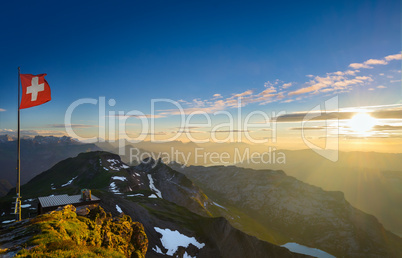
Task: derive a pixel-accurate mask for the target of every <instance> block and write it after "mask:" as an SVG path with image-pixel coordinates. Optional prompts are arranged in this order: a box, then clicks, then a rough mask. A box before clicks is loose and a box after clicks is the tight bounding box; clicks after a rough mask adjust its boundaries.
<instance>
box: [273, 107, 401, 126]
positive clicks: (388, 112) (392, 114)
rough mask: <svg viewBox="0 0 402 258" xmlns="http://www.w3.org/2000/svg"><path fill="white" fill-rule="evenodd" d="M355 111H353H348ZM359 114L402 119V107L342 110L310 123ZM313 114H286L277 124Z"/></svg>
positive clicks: (297, 120)
mask: <svg viewBox="0 0 402 258" xmlns="http://www.w3.org/2000/svg"><path fill="white" fill-rule="evenodd" d="M348 110H353V111H348ZM359 112H367V113H369V114H370V116H371V117H373V118H376V119H402V105H394V106H392V107H389V106H387V105H384V106H375V107H359V108H347V109H343V110H340V111H339V112H335V111H334V112H330V111H329V112H327V113H325V112H323V113H321V115H319V116H316V117H314V118H312V119H310V120H309V121H324V120H331V119H339V120H348V119H351V118H352V117H353V116H354V115H356V114H357V113H359ZM308 114H312V113H311V112H306V111H304V112H295V113H291V114H285V115H282V116H279V117H278V118H277V119H276V121H277V122H301V121H303V120H304V118H305V117H306V116H307V115H308Z"/></svg>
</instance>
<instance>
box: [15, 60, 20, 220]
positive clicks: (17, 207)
mask: <svg viewBox="0 0 402 258" xmlns="http://www.w3.org/2000/svg"><path fill="white" fill-rule="evenodd" d="M20 73H21V69H20V67H18V105H17V107H18V145H17V153H18V154H17V187H16V188H17V189H16V190H17V200H16V202H15V211H14V213H15V214H18V218H17V221H20V220H21V188H20V186H21V168H20V165H21V162H20Z"/></svg>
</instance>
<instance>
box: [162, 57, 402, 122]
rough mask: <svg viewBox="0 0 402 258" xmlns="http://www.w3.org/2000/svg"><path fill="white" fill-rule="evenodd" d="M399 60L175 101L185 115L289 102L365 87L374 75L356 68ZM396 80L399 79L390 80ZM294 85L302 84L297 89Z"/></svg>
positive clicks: (373, 61) (164, 112)
mask: <svg viewBox="0 0 402 258" xmlns="http://www.w3.org/2000/svg"><path fill="white" fill-rule="evenodd" d="M401 59H402V55H401V54H395V55H388V56H385V57H384V58H383V59H368V60H366V61H365V62H363V63H352V64H350V65H349V67H350V68H352V69H348V70H345V71H336V72H330V73H327V74H326V75H324V76H315V75H312V74H308V75H306V77H308V78H310V79H309V80H308V81H306V82H304V83H293V82H284V81H281V80H278V79H276V80H274V81H267V82H265V83H264V88H263V89H262V90H257V89H247V90H245V91H243V92H240V93H233V94H231V95H230V96H229V97H225V96H222V95H221V94H219V93H215V94H213V96H212V97H210V98H209V99H193V100H192V101H187V100H182V99H181V100H178V103H180V104H181V105H183V112H184V113H185V114H190V113H208V114H209V113H214V112H217V111H223V110H226V109H231V108H237V107H239V106H242V107H243V106H246V105H249V104H253V103H255V104H258V105H266V104H268V103H272V102H281V103H290V102H294V101H298V100H301V99H303V98H306V97H308V96H311V95H316V94H320V93H325V94H336V93H345V92H349V91H351V90H352V89H353V87H356V86H364V85H367V84H369V83H371V82H373V81H374V79H373V75H358V74H359V73H360V72H361V71H360V70H359V69H370V68H373V67H374V66H378V65H387V64H388V63H389V62H390V61H392V60H401ZM397 81H399V80H393V81H391V82H397ZM295 84H298V85H301V86H300V87H299V88H296V87H295ZM370 86H372V85H370ZM374 87H375V86H372V87H371V88H368V89H374ZM377 88H378V89H384V88H385V86H383V85H380V86H378V87H377ZM239 98H241V101H239ZM158 112H159V113H158V115H156V117H155V118H157V117H164V116H168V115H180V114H182V111H181V110H179V109H164V110H158Z"/></svg>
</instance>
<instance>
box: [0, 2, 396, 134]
mask: <svg viewBox="0 0 402 258" xmlns="http://www.w3.org/2000/svg"><path fill="white" fill-rule="evenodd" d="M0 26H1V29H0V33H1V39H2V40H1V42H0V46H1V48H0V109H1V110H3V111H1V112H0V123H1V125H0V130H5V129H15V128H16V98H17V96H16V94H17V89H16V84H17V82H16V79H17V67H18V66H21V69H22V73H30V74H40V73H47V74H48V75H47V77H46V78H47V80H48V82H49V84H50V87H51V89H52V101H51V102H49V103H46V104H45V105H42V106H38V107H34V108H31V109H27V110H23V111H22V112H21V113H22V121H23V124H22V127H23V128H25V129H30V130H40V129H41V130H53V129H55V130H60V128H57V126H53V128H51V127H52V126H50V125H59V124H62V123H63V121H64V114H65V111H66V109H67V108H68V106H69V105H70V104H71V103H72V102H74V101H76V100H77V99H80V98H95V99H98V98H99V96H105V97H106V99H110V98H113V99H115V100H116V106H115V107H114V109H113V110H115V111H118V110H122V111H125V112H128V111H130V110H134V109H135V110H141V111H142V112H144V113H145V114H148V113H149V112H150V101H151V99H153V98H169V99H172V100H176V101H178V100H182V102H181V103H183V105H184V106H185V107H188V108H194V109H197V108H205V110H207V109H208V108H210V106H211V105H215V103H216V99H219V96H218V95H215V94H220V96H221V99H222V100H223V102H225V103H226V102H227V100H228V99H229V98H230V97H232V96H233V95H234V94H242V93H244V94H246V96H247V93H245V92H247V91H251V92H252V93H251V94H249V96H250V95H252V96H253V98H250V103H248V104H247V106H246V107H245V108H246V109H249V110H254V109H264V110H266V111H271V110H287V111H288V112H294V111H303V110H308V109H310V108H312V107H313V106H315V105H316V104H317V103H318V104H319V103H320V101H322V100H324V99H325V98H328V97H331V96H332V95H333V94H340V95H339V96H340V105H341V106H343V107H353V106H365V105H385V104H396V103H400V100H401V87H400V81H399V82H398V80H400V77H401V76H400V70H401V62H400V59H398V58H397V57H396V58H394V59H392V58H391V57H389V58H388V59H389V60H387V59H385V58H386V57H387V56H392V55H397V54H399V53H400V51H401V2H400V1H392V0H390V1H369V0H364V1H359V0H354V1H280V2H279V1H166V0H165V1H130V2H123V1H117V2H116V3H112V2H110V1H85V2H83V1H76V2H74V1H69V2H68V3H67V2H65V3H60V2H55V1H35V3H33V2H31V1H19V2H18V4H17V3H13V2H11V1H7V2H3V3H2V4H1V8H0ZM370 59H373V60H377V61H378V60H382V61H383V62H386V64H381V63H378V62H379V61H378V62H377V63H375V61H372V62H371V63H372V65H370V62H369V63H368V64H366V67H368V68H364V64H363V63H364V62H366V61H367V60H370ZM352 63H360V64H362V65H361V66H360V68H356V69H355V68H353V67H351V66H350V65H351V64H352ZM355 67H358V66H355ZM348 70H351V71H355V70H358V71H359V72H357V73H355V74H353V75H352V74H349V75H347V76H346V75H342V76H345V77H344V78H338V79H339V80H338V81H341V82H344V81H345V80H351V79H356V76H359V78H360V79H362V78H363V79H362V80H361V81H362V82H361V83H360V82H357V83H354V84H353V83H352V84H348V85H346V86H345V87H344V88H343V89H342V90H339V89H338V90H331V91H330V90H328V91H323V92H322V91H321V90H322V89H328V87H324V88H322V89H321V88H320V89H319V90H317V91H314V92H306V93H303V94H299V93H298V92H297V90H300V91H299V92H302V91H303V90H302V89H303V88H308V87H309V86H311V85H314V84H316V83H317V82H318V81H315V82H312V81H311V80H314V79H315V78H316V76H319V77H320V78H325V77H327V76H335V75H333V74H332V75H328V74H329V73H335V72H338V71H340V72H346V71H348ZM380 74H383V75H380ZM309 75H312V76H310V77H308V76H309ZM387 76H388V77H389V78H388V77H387ZM367 77H369V78H370V79H367ZM391 77H392V78H391ZM320 78H318V80H320ZM364 78H366V79H364ZM327 79H328V78H327ZM329 80H330V83H331V86H329V88H332V87H333V84H335V83H336V82H337V80H336V78H332V79H331V78H329ZM341 82H340V83H339V84H341ZM289 83H290V86H287V87H286V86H285V89H284V87H283V85H289ZM346 84H347V83H346ZM359 85H360V86H359ZM378 86H383V88H382V87H380V88H378ZM270 87H273V88H272V89H273V90H274V91H271V93H272V94H273V95H275V96H271V97H267V99H266V101H258V100H256V99H257V97H255V96H256V95H258V94H259V93H261V92H263V91H264V90H267V89H269V88H270ZM370 89H371V90H370ZM281 92H282V96H280V98H278V94H279V93H281ZM292 92H293V93H292ZM295 93H296V94H295ZM312 93H314V94H312ZM331 94H332V95H331ZM214 95H215V97H214ZM217 96H218V97H217ZM298 97H300V98H299V99H298ZM194 100H196V101H194ZM200 101H201V102H200ZM186 103H187V104H186ZM262 104H263V105H262ZM169 108H170V107H169V106H166V107H161V109H169ZM221 109H224V110H229V111H230V110H231V107H230V106H228V105H226V104H224V107H223V108H221ZM96 116H97V113H96V108H93V107H86V108H82V109H80V112H79V113H77V114H76V116H75V117H74V119H73V120H74V121H73V122H74V123H77V124H88V125H91V124H97V117H96ZM166 116H167V117H165V118H163V119H164V122H163V123H165V124H166V127H167V126H168V124H169V121H170V120H169V119H172V120H174V119H175V118H174V117H173V116H171V115H169V114H168V115H166ZM94 117H95V118H94Z"/></svg>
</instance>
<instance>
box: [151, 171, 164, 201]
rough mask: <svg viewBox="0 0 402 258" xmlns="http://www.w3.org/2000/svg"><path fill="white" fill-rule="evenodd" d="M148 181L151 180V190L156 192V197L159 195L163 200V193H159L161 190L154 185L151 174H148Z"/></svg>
mask: <svg viewBox="0 0 402 258" xmlns="http://www.w3.org/2000/svg"><path fill="white" fill-rule="evenodd" d="M148 179H149V188H150V189H151V190H152V191H154V192H155V193H156V195H157V196H158V197H159V198H162V193H161V191H159V190H158V189H157V188H156V187H155V185H154V180H153V179H152V176H151V174H148Z"/></svg>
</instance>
